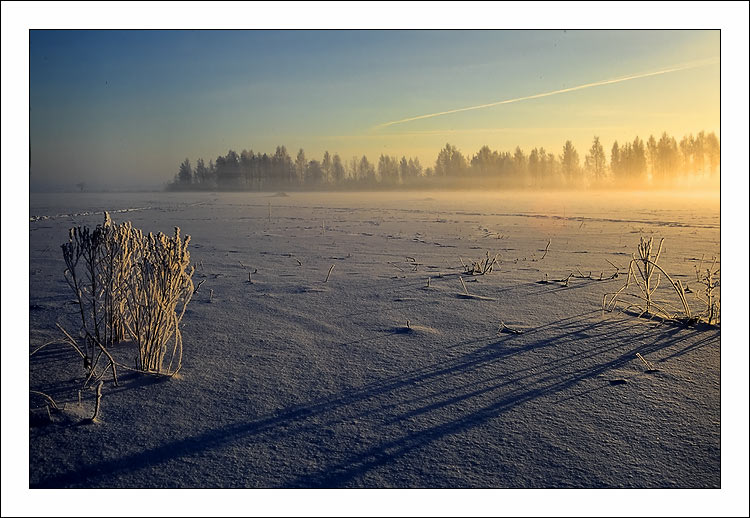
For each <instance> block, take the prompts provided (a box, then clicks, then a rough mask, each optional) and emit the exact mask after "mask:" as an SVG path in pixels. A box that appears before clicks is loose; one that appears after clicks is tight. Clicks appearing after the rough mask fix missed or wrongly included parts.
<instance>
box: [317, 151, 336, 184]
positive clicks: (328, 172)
mask: <svg viewBox="0 0 750 518" xmlns="http://www.w3.org/2000/svg"><path fill="white" fill-rule="evenodd" d="M320 167H321V168H322V169H323V183H330V182H331V177H332V176H333V161H332V159H331V154H330V153H329V152H328V151H326V152H325V153H323V162H321V164H320Z"/></svg>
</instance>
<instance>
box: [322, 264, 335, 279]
mask: <svg viewBox="0 0 750 518" xmlns="http://www.w3.org/2000/svg"><path fill="white" fill-rule="evenodd" d="M334 266H336V265H335V264H332V265H331V267H330V268H328V275H326V280H324V281H323V282H328V278H329V277H330V276H331V272H332V271H333V267H334Z"/></svg>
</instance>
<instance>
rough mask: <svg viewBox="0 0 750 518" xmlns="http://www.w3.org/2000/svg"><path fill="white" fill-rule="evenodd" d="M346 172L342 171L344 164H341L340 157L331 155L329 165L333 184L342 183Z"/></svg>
mask: <svg viewBox="0 0 750 518" xmlns="http://www.w3.org/2000/svg"><path fill="white" fill-rule="evenodd" d="M345 175H346V171H345V170H344V164H343V163H342V162H341V157H340V156H339V155H338V153H337V154H335V155H333V160H332V163H331V178H332V180H333V183H335V184H337V185H338V184H340V183H341V182H343V181H344V176H345Z"/></svg>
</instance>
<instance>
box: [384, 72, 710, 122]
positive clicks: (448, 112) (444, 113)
mask: <svg viewBox="0 0 750 518" xmlns="http://www.w3.org/2000/svg"><path fill="white" fill-rule="evenodd" d="M714 63H718V61H717V60H712V61H709V62H705V61H704V62H700V63H692V64H688V65H681V66H675V67H672V68H667V69H664V70H659V71H657V72H647V73H645V74H636V75H632V76H627V77H619V78H617V79H606V80H604V81H597V82H596V83H587V84H585V85H578V86H572V87H570V88H563V89H562V90H554V91H552V92H544V93H541V94H536V95H528V96H526V97H517V98H515V99H506V100H504V101H497V102H494V103H488V104H480V105H478V106H468V107H466V108H457V109H455V110H447V111H444V112H436V113H428V114H427V115H418V116H416V117H409V118H408V119H401V120H397V121H391V122H386V123H383V124H379V125H377V126H375V127H373V129H375V130H377V129H381V128H385V127H388V126H393V125H395V124H403V123H405V122H411V121H416V120H419V119H429V118H432V117H439V116H441V115H448V114H450V113H458V112H466V111H469V110H479V109H482V108H489V107H491V106H498V105H500V104H510V103H517V102H519V101H528V100H529V99H539V98H540V97H549V96H550V95H557V94H564V93H566V92H574V91H576V90H583V89H584V88H592V87H594V86H603V85H611V84H614V83H622V82H623V81H630V80H632V79H641V78H644V77H651V76H658V75H662V74H669V73H670V72H678V71H680V70H687V69H689V68H698V67H703V66H707V65H712V64H714Z"/></svg>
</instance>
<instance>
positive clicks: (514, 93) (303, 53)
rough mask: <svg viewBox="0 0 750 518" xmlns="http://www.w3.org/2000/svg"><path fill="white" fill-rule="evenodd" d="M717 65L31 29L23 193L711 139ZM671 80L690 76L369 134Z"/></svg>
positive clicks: (635, 42) (540, 48) (610, 50)
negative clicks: (447, 152) (235, 158)
mask: <svg viewBox="0 0 750 518" xmlns="http://www.w3.org/2000/svg"><path fill="white" fill-rule="evenodd" d="M718 60H719V32H718V31H562V30H556V31H478V30H470V31H457V30H452V31H439V30H423V31H343V30H336V31H302V30H289V31H266V30H254V31H64V30H57V31H39V30H32V31H31V32H30V60H29V64H30V105H31V115H30V137H31V171H32V176H31V186H32V188H34V187H38V186H42V185H61V184H66V183H67V184H74V183H76V182H78V181H86V182H88V183H89V184H91V185H97V184H99V185H101V186H104V187H128V186H133V187H135V186H154V185H159V184H162V183H164V182H166V181H169V180H170V179H171V178H172V176H173V175H174V173H175V172H176V169H177V166H178V165H179V162H180V161H181V160H182V159H184V158H185V157H188V158H190V159H191V160H192V161H195V159H197V158H199V157H203V158H204V159H206V160H209V159H215V158H216V156H217V155H219V154H225V153H226V151H227V150H228V149H230V148H231V149H234V150H235V151H238V152H239V151H241V150H242V149H253V150H255V151H261V152H269V153H270V152H272V151H273V150H274V149H275V146H276V145H278V144H284V145H286V146H287V148H288V149H289V152H290V154H292V155H294V154H296V151H297V150H298V149H299V148H304V149H305V152H306V154H307V156H308V158H316V157H320V156H321V155H322V154H323V151H325V150H329V151H331V152H332V153H333V152H338V153H339V154H341V156H342V158H344V159H345V160H346V159H349V158H351V157H352V156H353V155H362V154H367V155H368V157H370V158H371V159H376V158H377V156H379V155H380V154H381V153H386V154H393V155H397V156H401V155H406V156H417V157H419V158H420V160H421V161H422V163H423V164H424V165H426V166H427V165H431V163H432V162H434V158H435V156H436V155H437V153H438V151H439V149H440V148H441V147H442V146H443V145H444V144H445V143H446V142H451V143H452V144H454V145H457V146H458V147H459V149H461V150H462V151H463V152H464V153H465V154H472V153H474V152H476V151H477V150H478V149H479V147H480V146H481V145H484V144H487V145H489V146H490V147H492V148H493V149H499V150H510V149H513V148H515V146H516V145H520V146H521V147H522V148H524V149H525V150H526V151H528V150H529V149H530V148H531V147H534V146H544V147H546V148H547V149H548V150H553V151H555V152H557V151H559V149H558V148H561V147H562V145H563V143H564V141H565V140H566V139H571V140H573V142H574V144H575V145H576V146H577V147H578V148H579V150H581V151H583V150H585V148H586V147H587V146H588V145H589V144H590V141H591V139H592V137H593V135H599V136H600V137H601V139H602V142H603V144H604V145H605V147H606V148H609V147H610V146H611V144H612V142H613V141H614V140H615V139H619V140H620V141H622V140H624V139H627V140H632V138H633V137H635V136H636V135H639V136H641V137H642V138H643V137H647V136H648V134H650V133H655V134H658V133H660V132H661V131H665V130H666V131H668V132H669V133H671V134H673V135H675V136H676V137H677V138H678V139H679V138H680V137H681V136H682V135H684V134H687V133H691V132H692V133H695V132H697V131H700V130H702V129H705V130H706V131H715V132H716V133H717V134H718V132H719V63H718ZM686 63H688V64H690V63H692V64H698V65H699V66H696V67H694V68H688V69H684V70H680V71H675V72H671V73H666V74H662V75H658V76H651V77H644V78H640V79H633V80H630V81H625V82H621V83H617V84H610V85H603V86H597V87H592V88H587V89H583V90H579V91H575V92H568V93H563V94H559V95H554V96H549V97H544V98H540V99H533V100H527V101H523V102H518V103H514V104H508V105H501V106H494V107H489V108H483V109H478V110H472V111H466V112H461V113H454V114H448V115H443V116H439V117H432V118H428V119H422V120H416V121H411V122H408V123H402V124H397V125H393V126H388V127H385V128H376V126H378V125H380V124H383V123H386V122H389V121H394V120H400V119H404V118H409V117H413V116H419V115H423V114H431V113H435V112H440V111H446V110H452V109H456V108H462V107H467V106H475V105H479V104H485V103H491V102H496V101H501V100H504V99H511V98H517V97H522V96H529V95H534V94H538V93H543V92H549V91H554V90H559V89H564V88H569V87H573V86H577V85H582V84H587V83H592V82H597V81H602V80H607V79H612V78H619V77H623V76H629V75H634V74H642V73H649V72H654V71H659V70H664V69H667V68H670V67H673V66H675V65H683V64H686ZM583 154H584V153H583V152H582V153H581V155H582V156H583Z"/></svg>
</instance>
